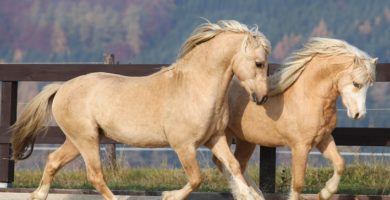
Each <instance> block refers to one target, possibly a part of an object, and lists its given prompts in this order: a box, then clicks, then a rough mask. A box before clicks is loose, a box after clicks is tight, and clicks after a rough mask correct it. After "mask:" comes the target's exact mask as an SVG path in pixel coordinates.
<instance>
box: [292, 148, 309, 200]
mask: <svg viewBox="0 0 390 200" xmlns="http://www.w3.org/2000/svg"><path fill="white" fill-rule="evenodd" d="M309 151H310V146H308V145H299V146H296V147H292V148H291V152H292V173H291V175H292V180H291V191H290V195H289V198H288V199H289V200H298V199H301V197H300V194H301V193H302V190H303V187H304V184H305V171H306V163H307V156H308V154H309Z"/></svg>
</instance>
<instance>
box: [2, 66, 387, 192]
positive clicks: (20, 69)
mask: <svg viewBox="0 0 390 200" xmlns="http://www.w3.org/2000/svg"><path fill="white" fill-rule="evenodd" d="M162 66H163V65H161V64H150V65H132V64H121V65H118V64H0V81H2V91H1V92H2V96H1V121H0V182H1V183H9V184H11V183H12V182H13V181H14V162H13V161H12V160H9V158H10V155H11V145H10V144H9V141H10V133H9V132H8V128H9V126H10V125H11V124H13V123H14V122H15V120H16V109H17V89H18V81H66V80H69V79H71V78H74V77H76V76H79V75H83V74H87V73H91V72H97V71H101V72H110V73H117V74H123V75H128V76H144V75H148V74H151V73H154V72H156V71H158V70H159V69H160V68H161V67H162ZM275 66H276V65H272V66H271V67H275ZM376 71H377V80H376V81H378V82H389V81H390V64H389V63H386V64H378V65H377V69H376ZM389 132H390V128H336V129H335V131H334V133H333V136H334V138H335V140H336V143H337V145H347V146H390V134H389ZM64 139H65V136H64V135H63V133H62V132H61V130H60V129H59V128H58V127H49V130H48V133H47V134H46V135H45V136H42V135H39V136H38V138H37V140H36V143H38V144H61V143H63V141H64ZM102 143H106V144H110V143H111V144H114V143H116V142H115V141H112V140H110V139H107V138H104V139H103V140H102ZM275 161H276V149H275V148H267V147H261V148H260V180H261V181H260V188H261V189H262V190H263V191H264V192H266V193H274V192H275V170H276V163H275Z"/></svg>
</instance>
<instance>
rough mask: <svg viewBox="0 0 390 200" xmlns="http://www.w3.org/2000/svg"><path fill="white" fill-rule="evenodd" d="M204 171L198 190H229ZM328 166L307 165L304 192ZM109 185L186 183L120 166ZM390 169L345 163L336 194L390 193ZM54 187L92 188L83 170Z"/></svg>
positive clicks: (319, 183) (135, 187)
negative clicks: (309, 166)
mask: <svg viewBox="0 0 390 200" xmlns="http://www.w3.org/2000/svg"><path fill="white" fill-rule="evenodd" d="M202 172H203V179H204V181H203V184H202V185H201V188H200V189H199V190H200V191H220V192H227V191H229V189H228V185H227V182H226V180H225V178H224V177H223V176H222V175H221V173H219V172H218V171H216V170H215V169H211V168H206V169H203V170H202ZM248 172H249V174H250V175H251V176H252V177H253V178H254V180H258V177H259V173H258V169H257V167H254V166H252V167H250V168H249V170H248ZM332 173H333V170H332V169H331V168H309V169H308V170H307V173H306V186H305V193H317V192H318V191H319V190H320V188H322V187H323V186H324V185H325V182H326V181H327V179H328V178H329V177H331V175H332ZM41 175H42V172H41V171H17V172H16V176H15V182H14V187H20V188H35V187H37V186H38V183H39V180H40V178H41ZM105 175H106V177H107V181H108V185H109V187H110V188H111V189H115V190H131V191H163V190H172V189H178V188H181V187H182V186H183V185H185V183H186V176H185V174H184V172H183V171H182V170H181V169H167V168H165V169H164V168H163V169H161V168H135V169H127V168H119V169H118V170H116V171H113V170H105ZM389 177H390V168H389V167H388V166H386V165H380V164H378V165H365V164H355V165H349V166H347V169H346V171H345V174H344V175H343V178H342V179H341V183H340V189H339V192H338V193H344V194H374V195H383V194H386V195H387V194H389V193H390V178H389ZM290 180H291V176H290V170H289V169H288V168H279V169H278V170H277V180H276V182H277V183H276V184H277V191H278V192H281V193H286V192H288V189H289V187H290ZM52 187H53V188H73V189H76V188H83V189H85V188H92V186H91V185H90V184H89V182H88V181H87V178H86V175H85V172H84V171H67V172H61V173H59V174H58V175H57V176H56V177H55V179H54V182H53V185H52Z"/></svg>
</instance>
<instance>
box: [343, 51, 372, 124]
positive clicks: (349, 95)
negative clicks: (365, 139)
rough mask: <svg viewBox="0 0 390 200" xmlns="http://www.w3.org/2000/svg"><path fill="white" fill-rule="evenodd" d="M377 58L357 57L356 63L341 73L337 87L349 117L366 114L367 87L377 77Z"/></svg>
mask: <svg viewBox="0 0 390 200" xmlns="http://www.w3.org/2000/svg"><path fill="white" fill-rule="evenodd" d="M376 63H377V58H374V59H372V58H366V59H360V58H355V62H354V64H353V65H352V66H351V67H349V68H348V69H347V70H346V71H345V72H343V73H341V74H340V77H339V78H338V81H337V89H338V91H339V93H340V95H341V99H342V102H343V104H344V106H345V107H346V108H347V114H348V117H349V118H352V119H361V118H363V117H364V115H365V114H366V95H367V89H368V87H369V86H371V85H372V84H373V82H374V79H375V65H376Z"/></svg>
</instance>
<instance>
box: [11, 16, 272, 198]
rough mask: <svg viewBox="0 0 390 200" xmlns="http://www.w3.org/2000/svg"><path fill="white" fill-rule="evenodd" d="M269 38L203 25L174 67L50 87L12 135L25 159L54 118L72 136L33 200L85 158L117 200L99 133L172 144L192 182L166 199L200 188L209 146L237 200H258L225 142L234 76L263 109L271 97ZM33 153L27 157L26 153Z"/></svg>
mask: <svg viewBox="0 0 390 200" xmlns="http://www.w3.org/2000/svg"><path fill="white" fill-rule="evenodd" d="M269 51H270V45H269V42H268V40H267V39H266V38H265V37H264V35H263V34H262V33H260V32H259V31H258V30H257V29H248V28H247V26H246V25H243V24H240V23H239V22H237V21H220V22H218V23H217V24H213V23H204V24H202V25H200V26H199V27H198V28H197V29H196V30H195V31H194V32H193V33H192V35H191V36H190V37H189V38H188V39H187V41H186V42H185V43H184V46H183V48H182V51H181V53H180V54H179V56H178V59H177V61H176V63H174V64H172V65H171V66H170V67H167V68H164V69H162V70H161V71H160V72H157V73H155V74H152V75H150V76H146V77H126V76H121V75H115V74H108V73H91V74H87V75H84V76H80V77H76V78H74V79H72V80H69V81H67V82H65V83H64V84H63V85H49V86H48V87H46V88H45V89H44V90H43V91H42V92H41V93H40V94H38V95H37V96H36V97H35V98H34V99H33V100H32V101H31V102H30V103H29V104H28V105H27V106H26V108H25V110H24V111H23V112H22V114H21V115H20V117H19V118H18V120H17V122H16V123H15V125H14V126H13V128H12V131H13V139H12V145H13V157H14V159H23V158H25V157H26V155H24V153H26V148H27V147H28V146H31V145H33V143H34V140H35V138H36V136H37V134H38V133H39V132H40V131H41V130H42V129H44V127H45V125H46V122H47V120H48V119H49V114H50V108H51V110H52V113H53V116H54V119H55V121H56V122H57V124H58V126H59V127H60V128H61V129H62V130H63V132H64V133H65V135H66V141H65V143H64V144H63V145H62V146H61V147H60V148H59V149H58V150H56V151H55V152H53V153H51V154H50V155H49V158H48V160H47V163H46V166H45V170H44V172H43V176H42V180H41V182H40V185H39V187H38V188H37V189H36V190H35V191H34V192H33V193H32V196H31V197H32V199H46V197H47V195H48V192H49V188H50V183H51V181H52V179H53V176H54V175H55V174H56V172H57V171H58V170H59V169H60V168H61V167H63V166H64V165H65V164H67V163H68V162H70V161H72V160H73V159H74V158H76V157H77V156H78V155H79V154H81V156H82V157H83V159H84V161H85V164H86V168H87V177H88V179H89V181H90V182H91V183H92V184H93V186H94V187H95V188H96V190H97V191H98V192H100V193H101V194H102V195H103V197H104V198H105V199H110V200H111V199H115V197H114V195H113V194H112V192H111V191H110V189H109V188H108V187H107V185H106V183H105V180H104V178H103V173H102V167H101V163H100V155H99V142H100V138H101V136H103V135H104V136H106V137H108V138H111V139H113V140H116V141H118V142H121V143H125V144H129V145H131V146H137V147H165V146H171V147H172V148H173V149H174V151H175V152H176V153H177V155H178V157H179V160H180V162H181V164H182V166H183V169H184V170H185V173H186V175H187V177H188V183H187V184H186V185H185V186H184V187H183V188H182V189H179V190H175V191H167V192H164V193H163V197H162V199H185V198H186V197H187V196H188V195H189V193H190V192H192V191H194V190H196V189H197V188H198V187H199V185H200V183H201V173H200V169H199V166H198V162H197V160H196V149H197V148H198V147H199V146H200V145H205V146H206V147H208V148H210V149H211V151H212V152H213V153H214V155H216V156H217V157H218V159H220V160H221V161H222V163H223V165H224V167H225V169H226V173H228V174H229V175H230V176H231V177H232V178H231V180H230V182H231V187H232V190H233V194H234V196H235V197H236V198H237V199H260V198H261V197H260V196H259V195H257V194H256V192H255V191H253V190H251V189H250V187H248V185H247V183H246V182H245V179H244V177H243V176H242V174H241V171H240V167H239V164H238V162H237V160H236V159H235V158H234V156H233V154H232V153H231V152H230V149H229V147H228V145H227V143H226V138H225V133H224V130H225V128H226V125H227V122H228V104H227V90H228V86H229V84H230V81H231V79H232V77H233V75H236V76H237V77H238V79H239V80H240V82H241V84H242V85H243V86H244V87H245V89H246V90H247V92H248V93H249V95H248V96H250V98H251V99H252V100H253V101H255V102H256V103H257V104H262V103H264V102H265V100H266V95H267V89H268V88H267V79H266V77H267V75H266V73H267V68H268V64H267V54H268V52H269ZM27 155H28V154H27Z"/></svg>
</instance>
